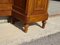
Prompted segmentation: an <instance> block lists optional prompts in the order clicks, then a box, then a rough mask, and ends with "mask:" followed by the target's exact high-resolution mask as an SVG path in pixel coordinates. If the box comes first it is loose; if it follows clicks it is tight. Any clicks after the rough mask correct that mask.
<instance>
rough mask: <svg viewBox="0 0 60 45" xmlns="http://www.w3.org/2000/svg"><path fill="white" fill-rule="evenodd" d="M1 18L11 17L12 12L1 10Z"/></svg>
mask: <svg viewBox="0 0 60 45" xmlns="http://www.w3.org/2000/svg"><path fill="white" fill-rule="evenodd" d="M0 16H11V10H0Z"/></svg>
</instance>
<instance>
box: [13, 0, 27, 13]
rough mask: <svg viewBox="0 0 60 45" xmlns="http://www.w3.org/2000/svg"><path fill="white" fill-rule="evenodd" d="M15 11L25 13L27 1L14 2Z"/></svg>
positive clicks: (18, 0) (17, 0)
mask: <svg viewBox="0 0 60 45" xmlns="http://www.w3.org/2000/svg"><path fill="white" fill-rule="evenodd" d="M13 9H15V10H17V11H18V12H20V13H25V9H26V0H14V6H13Z"/></svg>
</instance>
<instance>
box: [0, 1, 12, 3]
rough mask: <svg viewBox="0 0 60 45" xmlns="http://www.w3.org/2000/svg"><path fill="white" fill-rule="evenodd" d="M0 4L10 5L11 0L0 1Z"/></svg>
mask: <svg viewBox="0 0 60 45" xmlns="http://www.w3.org/2000/svg"><path fill="white" fill-rule="evenodd" d="M0 3H12V0H0Z"/></svg>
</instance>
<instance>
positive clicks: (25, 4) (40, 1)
mask: <svg viewBox="0 0 60 45" xmlns="http://www.w3.org/2000/svg"><path fill="white" fill-rule="evenodd" d="M47 10H48V0H14V4H13V11H12V15H13V16H12V23H14V22H15V19H17V20H20V21H21V22H22V23H23V24H24V29H23V31H24V32H27V31H28V27H29V24H31V23H35V22H38V21H42V28H44V27H45V23H46V20H47V19H48V12H47Z"/></svg>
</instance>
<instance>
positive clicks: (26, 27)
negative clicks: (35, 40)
mask: <svg viewBox="0 0 60 45" xmlns="http://www.w3.org/2000/svg"><path fill="white" fill-rule="evenodd" d="M28 27H29V24H24V29H23V31H24V32H25V33H27V31H28Z"/></svg>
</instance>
